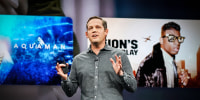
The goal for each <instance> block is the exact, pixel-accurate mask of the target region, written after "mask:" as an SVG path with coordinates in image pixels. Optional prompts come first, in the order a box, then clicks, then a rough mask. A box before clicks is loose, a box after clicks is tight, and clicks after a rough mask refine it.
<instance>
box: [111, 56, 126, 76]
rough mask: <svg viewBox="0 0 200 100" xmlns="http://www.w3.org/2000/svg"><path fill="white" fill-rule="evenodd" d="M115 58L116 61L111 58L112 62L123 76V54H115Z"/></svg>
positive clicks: (115, 69)
mask: <svg viewBox="0 0 200 100" xmlns="http://www.w3.org/2000/svg"><path fill="white" fill-rule="evenodd" d="M115 58H116V62H115V61H114V60H113V59H112V58H110V62H111V63H112V65H113V69H114V71H115V73H116V74H118V75H120V76H123V71H122V61H121V56H119V57H117V55H115Z"/></svg>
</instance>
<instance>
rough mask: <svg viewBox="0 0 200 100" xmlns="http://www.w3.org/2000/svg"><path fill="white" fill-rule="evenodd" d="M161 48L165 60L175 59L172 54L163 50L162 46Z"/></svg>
mask: <svg viewBox="0 0 200 100" xmlns="http://www.w3.org/2000/svg"><path fill="white" fill-rule="evenodd" d="M161 50H162V54H163V58H164V61H173V60H174V59H173V57H172V56H170V55H169V54H168V53H167V52H166V51H165V50H163V49H162V48H161Z"/></svg>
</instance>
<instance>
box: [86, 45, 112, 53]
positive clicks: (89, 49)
mask: <svg viewBox="0 0 200 100" xmlns="http://www.w3.org/2000/svg"><path fill="white" fill-rule="evenodd" d="M102 50H104V51H106V50H108V51H110V50H112V47H110V46H109V45H107V44H106V45H105V46H104V48H103V49H101V50H100V51H102ZM87 52H93V51H92V49H91V45H90V47H89V48H88V49H87Z"/></svg>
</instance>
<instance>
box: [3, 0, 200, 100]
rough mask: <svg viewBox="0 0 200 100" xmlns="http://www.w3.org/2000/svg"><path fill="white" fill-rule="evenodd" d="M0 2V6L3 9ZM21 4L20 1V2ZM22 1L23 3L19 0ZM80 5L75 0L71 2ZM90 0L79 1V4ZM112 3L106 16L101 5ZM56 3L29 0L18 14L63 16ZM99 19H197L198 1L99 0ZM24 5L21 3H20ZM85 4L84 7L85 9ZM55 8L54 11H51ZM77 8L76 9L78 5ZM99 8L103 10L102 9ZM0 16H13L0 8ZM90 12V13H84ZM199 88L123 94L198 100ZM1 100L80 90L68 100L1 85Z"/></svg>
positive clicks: (142, 99) (41, 89)
mask: <svg viewBox="0 0 200 100" xmlns="http://www.w3.org/2000/svg"><path fill="white" fill-rule="evenodd" d="M3 1H5V0H1V1H0V7H1V6H2V5H3V6H2V7H5V6H4V3H3ZM19 1H20V0H19ZM22 1H23V0H22ZM74 1H77V2H79V1H78V0H74ZM80 1H81V0H80ZM84 1H88V2H87V5H90V1H89V0H82V2H84ZM108 1H109V2H112V4H113V5H112V9H113V10H112V14H111V15H109V14H105V11H107V10H109V9H103V8H104V4H106V3H107V2H108ZM59 3H60V2H59V0H29V2H28V5H29V6H28V10H27V11H25V13H24V12H23V13H22V12H19V8H15V10H16V12H19V13H17V14H19V15H20V14H26V15H50V16H64V13H63V12H62V9H60V4H59ZM99 4H100V11H99V12H100V13H99V15H100V16H101V17H115V18H152V19H191V20H193V19H197V20H199V19H200V6H199V3H198V0H99ZM22 5H23V3H22ZM87 5H85V6H87ZM51 6H52V7H53V8H56V9H52V7H51ZM77 7H78V6H77ZM101 8H102V9H101ZM0 11H1V13H2V14H13V13H10V12H6V11H3V9H0ZM87 12H90V11H87ZM74 37H75V38H74V48H75V49H74V56H75V55H76V54H78V53H79V52H80V51H79V43H78V42H77V40H76V37H77V36H74ZM199 93H200V89H199V88H184V89H182V88H142V87H138V89H137V91H135V93H128V92H127V91H124V100H189V99H190V100H199V98H200V95H199ZM0 99H1V100H80V89H78V91H77V93H76V94H75V95H74V96H73V97H71V98H69V97H67V96H66V95H65V94H64V92H63V91H62V89H61V87H60V86H34V85H23V86H22V85H20V86H19V85H14V86H10V85H5V86H0Z"/></svg>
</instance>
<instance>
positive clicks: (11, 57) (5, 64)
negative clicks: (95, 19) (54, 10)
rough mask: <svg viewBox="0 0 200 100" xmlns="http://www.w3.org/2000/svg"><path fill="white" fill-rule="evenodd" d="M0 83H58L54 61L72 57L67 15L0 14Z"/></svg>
mask: <svg viewBox="0 0 200 100" xmlns="http://www.w3.org/2000/svg"><path fill="white" fill-rule="evenodd" d="M0 19H1V23H0V85H4V84H9V85H12V84H20V85H60V80H61V78H60V76H59V75H57V71H56V69H55V66H56V62H57V60H58V59H60V58H64V59H65V61H66V62H67V63H69V64H70V65H71V63H72V60H73V28H72V27H73V25H72V20H71V18H69V17H61V16H23V15H0Z"/></svg>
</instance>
